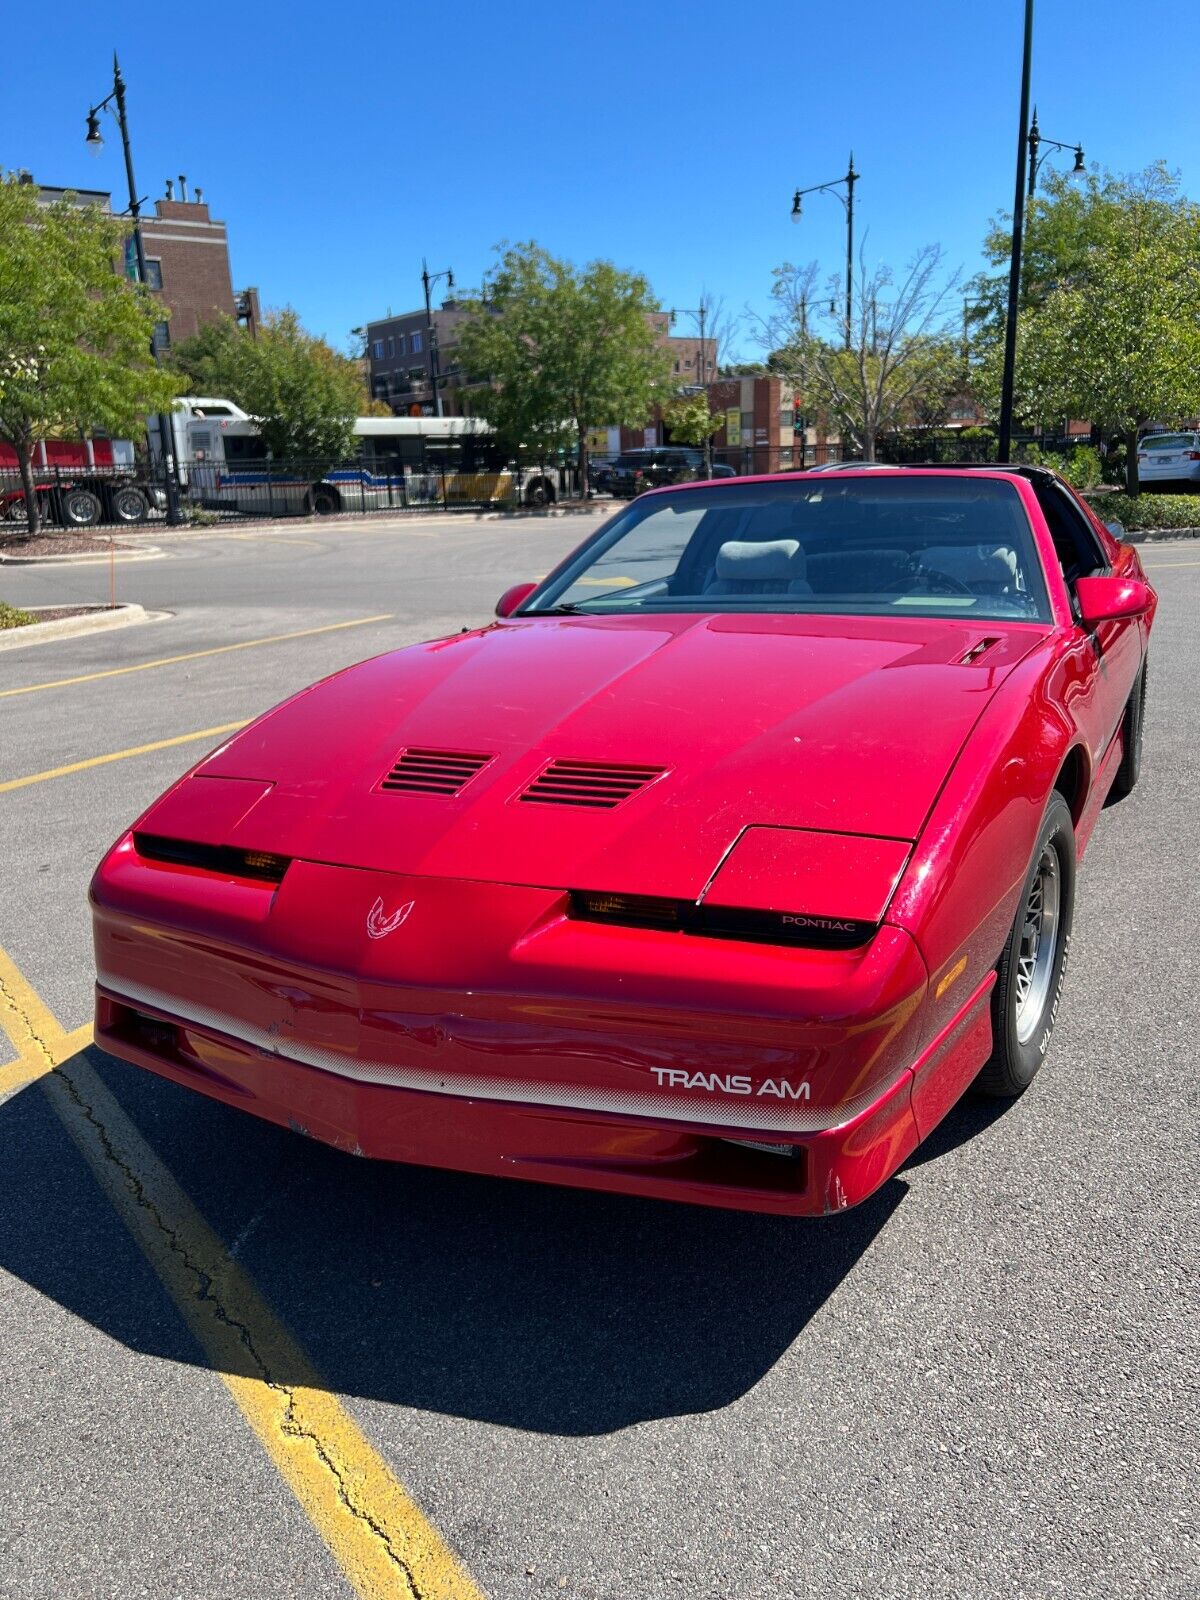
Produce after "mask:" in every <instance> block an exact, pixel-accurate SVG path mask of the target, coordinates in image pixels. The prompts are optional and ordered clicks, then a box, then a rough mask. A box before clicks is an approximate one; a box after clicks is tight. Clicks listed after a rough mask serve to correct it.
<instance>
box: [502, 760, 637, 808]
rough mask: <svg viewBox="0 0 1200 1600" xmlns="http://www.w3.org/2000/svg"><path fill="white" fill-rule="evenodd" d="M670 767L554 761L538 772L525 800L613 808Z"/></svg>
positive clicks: (550, 803) (559, 804) (548, 803)
mask: <svg viewBox="0 0 1200 1600" xmlns="http://www.w3.org/2000/svg"><path fill="white" fill-rule="evenodd" d="M666 770H667V769H666V768H665V767H641V766H628V765H625V764H623V763H618V762H608V761H552V762H551V763H550V765H549V766H548V767H547V768H546V769H545V771H543V772H539V773H538V775H537V777H536V778H535V779H534V780H533V782H532V783H531V784H530V785H529V787H528V788H527V789H526V790H525V792H524V793H523V794H522V796H521V799H522V800H536V801H540V802H541V804H543V805H552V806H592V807H594V808H598V809H600V810H607V811H611V810H612V808H613V807H614V806H619V805H620V804H621V802H622V800H628V799H629V797H630V795H633V794H636V793H637V792H638V790H639V789H644V788H645V787H646V785H647V784H648V783H653V782H654V780H655V778H661V777H662V775H663V773H664V772H665V771H666Z"/></svg>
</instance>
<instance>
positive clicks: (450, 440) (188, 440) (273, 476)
mask: <svg viewBox="0 0 1200 1600" xmlns="http://www.w3.org/2000/svg"><path fill="white" fill-rule="evenodd" d="M171 430H172V434H173V436H174V437H173V441H172V442H173V446H174V452H175V465H176V470H177V472H178V476H179V486H180V493H181V495H182V496H183V498H184V499H185V501H187V502H189V503H191V504H192V505H196V506H201V507H204V508H207V509H211V510H232V511H236V512H240V513H243V514H245V515H255V516H263V515H267V516H289V515H290V516H318V517H322V516H334V515H336V514H337V513H338V512H340V511H383V510H388V509H396V510H401V509H405V508H408V507H411V506H417V507H420V506H426V507H439V506H467V505H477V506H489V505H495V506H504V505H530V506H539V505H550V504H552V503H553V502H554V501H555V500H557V499H558V498H559V496H560V494H562V493H563V492H565V490H566V488H567V485H568V479H567V472H568V471H569V469H568V468H567V467H566V466H564V465H563V464H561V463H557V462H545V463H541V462H539V463H537V464H535V465H532V466H530V465H524V466H519V465H517V464H516V463H514V462H513V461H511V460H509V459H507V458H506V457H505V455H504V452H503V451H502V450H501V449H500V446H499V444H498V441H497V439H496V436H495V434H494V433H493V432H492V431H491V429H490V428H489V427H488V425H487V423H486V422H484V421H483V420H482V418H479V417H357V418H356V419H355V423H354V435H355V440H356V444H357V452H356V459H353V460H348V461H346V462H343V463H341V464H339V465H338V466H336V467H331V468H328V469H327V470H325V471H323V472H319V473H318V472H317V471H316V470H315V469H314V470H311V471H309V470H305V465H304V464H303V463H294V462H275V461H272V460H271V457H270V453H269V451H268V450H267V447H266V444H265V443H264V441H263V438H262V434H261V433H260V431H259V428H258V424H257V423H256V422H255V420H254V418H253V417H251V416H250V415H248V413H247V412H245V411H243V410H242V409H241V408H240V407H239V406H237V405H235V404H234V403H233V401H232V400H227V399H223V398H221V397H220V396H204V395H187V396H184V397H183V398H182V399H179V400H177V401H176V402H175V408H174V411H173V413H172V416H171ZM149 440H150V449H151V455H152V457H154V458H157V457H160V454H161V451H160V444H159V438H158V434H157V430H156V429H155V428H151V429H150V430H149ZM158 464H161V462H160V461H159V462H158Z"/></svg>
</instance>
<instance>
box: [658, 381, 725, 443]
mask: <svg viewBox="0 0 1200 1600" xmlns="http://www.w3.org/2000/svg"><path fill="white" fill-rule="evenodd" d="M662 415H663V421H664V422H665V423H666V425H667V427H668V428H670V430H671V442H672V444H704V443H705V441H706V440H708V439H711V438H712V436H713V434H714V433H716V432H717V430H718V429H719V428H720V427H721V425H722V424H723V423H724V421H725V413H724V412H723V411H722V412H720V413H719V414H717V415H716V416H714V415H713V413H712V412H711V411H710V410H709V409H708V395H707V394H706V393H705V392H704V391H703V390H702V391H701V392H700V393H699V394H676V395H672V396H671V398H670V399H669V400H664V401H663V407H662Z"/></svg>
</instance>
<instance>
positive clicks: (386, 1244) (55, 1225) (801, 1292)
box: [0, 1048, 906, 1435]
mask: <svg viewBox="0 0 1200 1600" xmlns="http://www.w3.org/2000/svg"><path fill="white" fill-rule="evenodd" d="M85 1054H86V1057H87V1059H88V1061H89V1064H90V1065H91V1066H92V1067H93V1068H95V1069H96V1070H97V1071H98V1072H99V1073H100V1075H101V1076H102V1078H103V1080H104V1082H105V1084H106V1086H107V1087H108V1088H109V1090H110V1091H111V1092H112V1093H113V1094H115V1095H116V1097H117V1098H118V1100H119V1101H120V1103H121V1105H122V1108H123V1109H124V1111H125V1112H126V1114H127V1115H128V1116H129V1117H130V1118H131V1119H132V1120H133V1121H134V1123H135V1125H136V1126H137V1128H138V1130H139V1132H140V1133H141V1135H142V1136H143V1138H145V1139H146V1140H147V1141H148V1142H149V1143H150V1144H151V1146H152V1147H153V1149H154V1151H155V1154H156V1155H157V1156H158V1157H159V1159H160V1160H162V1161H163V1162H165V1164H166V1165H167V1166H168V1168H169V1169H170V1170H171V1172H172V1173H173V1175H174V1176H175V1178H176V1179H177V1181H178V1182H179V1183H180V1185H181V1187H182V1188H183V1189H184V1191H185V1192H186V1193H187V1195H188V1196H189V1198H190V1199H191V1200H192V1201H193V1203H194V1204H195V1205H196V1206H197V1207H198V1208H199V1210H200V1211H201V1213H202V1214H203V1215H204V1217H205V1219H206V1220H207V1221H208V1222H209V1223H210V1224H211V1225H212V1226H213V1227H214V1228H215V1229H216V1231H217V1233H218V1234H219V1236H220V1238H221V1239H222V1240H223V1241H224V1243H225V1245H226V1248H227V1250H230V1251H231V1252H232V1253H233V1254H235V1256H236V1258H237V1259H238V1261H239V1262H240V1264H241V1265H242V1266H243V1267H244V1268H245V1269H246V1270H247V1271H248V1272H249V1274H250V1276H251V1277H252V1278H253V1280H254V1282H255V1283H256V1285H257V1286H258V1288H259V1289H260V1290H261V1291H262V1293H263V1294H264V1295H265V1296H266V1298H267V1300H268V1301H269V1303H270V1304H271V1305H272V1307H273V1308H274V1310H275V1311H276V1312H277V1314H278V1315H279V1317H280V1318H281V1320H282V1321H283V1322H284V1323H285V1325H286V1326H287V1327H288V1328H289V1329H290V1331H291V1332H292V1333H293V1334H294V1335H295V1336H296V1338H297V1339H298V1340H299V1342H300V1344H301V1345H302V1346H303V1347H304V1348H305V1349H306V1351H307V1354H308V1356H309V1357H310V1358H311V1360H312V1362H313V1363H314V1365H315V1366H316V1368H317V1370H318V1371H319V1372H321V1373H322V1374H323V1376H324V1378H325V1380H326V1382H327V1384H328V1387H329V1388H330V1390H331V1391H333V1392H335V1393H339V1394H343V1395H347V1396H360V1397H363V1398H366V1399H371V1400H381V1401H384V1402H387V1403H391V1404H395V1405H400V1406H409V1407H416V1408H420V1409H422V1410H427V1411H431V1412H437V1413H443V1414H448V1415H453V1416H457V1417H465V1418H470V1419H476V1420H482V1421H487V1422H494V1423H500V1424H502V1425H504V1426H506V1427H512V1428H518V1429H525V1430H532V1431H535V1432H548V1433H559V1434H579V1435H590V1434H600V1433H607V1432H610V1431H613V1430H615V1429H620V1428H624V1427H628V1426H630V1425H631V1424H633V1423H637V1422H642V1421H646V1420H649V1419H654V1418H660V1417H669V1416H677V1415H681V1414H686V1413H691V1412H703V1411H711V1410H715V1409H718V1408H720V1407H723V1406H726V1405H728V1404H730V1403H731V1402H732V1401H734V1400H736V1399H737V1398H738V1397H739V1396H740V1395H742V1394H744V1393H745V1392H746V1391H747V1390H749V1389H750V1388H752V1387H753V1386H754V1384H756V1383H757V1382H758V1381H759V1380H760V1379H761V1378H762V1377H763V1376H764V1374H766V1373H767V1372H768V1371H769V1370H770V1369H771V1367H772V1366H773V1365H774V1364H775V1363H776V1362H777V1361H778V1360H779V1358H780V1357H781V1356H782V1355H783V1353H784V1352H786V1351H787V1350H789V1349H790V1348H791V1346H792V1345H793V1344H794V1343H795V1341H796V1340H797V1338H799V1337H800V1335H801V1334H802V1333H803V1331H804V1329H805V1327H806V1325H807V1323H808V1322H809V1321H810V1319H811V1318H812V1317H813V1315H814V1314H815V1313H816V1312H817V1311H818V1310H819V1308H820V1307H821V1306H822V1305H823V1304H824V1302H825V1301H826V1300H827V1299H828V1298H829V1296H830V1295H831V1294H832V1293H833V1291H834V1290H835V1289H836V1288H837V1287H838V1285H839V1284H840V1283H841V1282H842V1281H843V1279H844V1278H845V1277H846V1276H847V1274H848V1273H850V1272H851V1271H852V1270H853V1268H854V1266H855V1265H856V1263H857V1262H858V1260H859V1258H860V1257H861V1256H862V1255H863V1253H864V1251H865V1250H866V1249H867V1248H868V1247H869V1246H870V1244H871V1242H872V1241H873V1240H874V1238H875V1237H876V1235H877V1234H878V1232H879V1230H880V1229H881V1228H882V1227H883V1226H884V1224H885V1223H886V1222H887V1221H888V1219H889V1218H890V1216H891V1215H892V1212H893V1211H894V1210H895V1209H896V1207H897V1205H898V1204H899V1203H900V1201H901V1199H902V1198H903V1196H904V1194H905V1193H906V1185H905V1184H904V1183H903V1182H902V1181H900V1180H897V1179H893V1180H892V1181H891V1182H890V1183H888V1184H886V1185H885V1186H884V1187H883V1189H881V1190H880V1191H879V1193H878V1194H876V1195H875V1196H874V1197H873V1198H872V1199H871V1200H869V1201H868V1202H866V1203H865V1204H864V1205H862V1206H860V1207H858V1208H857V1209H855V1210H852V1211H848V1212H845V1213H842V1214H840V1215H838V1216H835V1217H830V1218H827V1219H824V1220H820V1221H798V1220H794V1219H781V1218H774V1217H764V1216H756V1215H752V1214H743V1213H739V1212H732V1211H721V1210H713V1209H709V1208H702V1207H691V1206H683V1205H675V1204H671V1203H664V1202H658V1201H642V1200H634V1199H630V1198H626V1197H623V1196H613V1195H607V1194H601V1193H589V1192H586V1191H576V1190H565V1189H556V1188H552V1187H548V1186H543V1185H541V1184H533V1183H521V1182H512V1181H502V1180H493V1179H485V1178H475V1177H469V1176H459V1175H457V1174H453V1173H446V1172H438V1171H430V1170H425V1169H420V1168H415V1167H402V1166H395V1165H389V1164H384V1163H373V1162H364V1161H362V1160H357V1159H355V1158H353V1157H350V1156H345V1155H342V1154H341V1153H339V1152H337V1151H334V1150H331V1149H329V1148H327V1147H325V1146H322V1145H318V1144H315V1143H312V1142H310V1141H307V1140H305V1139H302V1138H300V1137H298V1136H297V1135H294V1134H291V1133H287V1132H285V1131H283V1130H280V1129H277V1128H275V1127H273V1126H270V1125H267V1124H264V1123H261V1122H259V1121H257V1120H256V1119H254V1118H251V1117H248V1116H245V1115H242V1114H240V1113H237V1112H234V1111H231V1110H228V1109H227V1108H225V1107H222V1106H219V1105H217V1104H215V1103H214V1102H211V1101H208V1100H205V1099H203V1098H201V1097H198V1096H196V1095H193V1094H190V1093H188V1092H186V1091H184V1090H182V1089H178V1088H176V1087H175V1086H173V1085H171V1084H169V1083H165V1082H162V1081H160V1080H158V1079H155V1078H153V1077H151V1076H150V1075H149V1074H145V1073H141V1072H138V1071H137V1070H136V1069H133V1068H129V1067H126V1066H125V1065H124V1064H123V1063H120V1062H116V1061H114V1060H113V1059H112V1058H111V1057H107V1056H104V1055H103V1054H102V1053H101V1052H100V1051H98V1050H95V1049H94V1048H93V1049H90V1050H88V1051H87V1052H85ZM68 1067H69V1064H68ZM0 1267H3V1268H4V1269H5V1270H6V1271H7V1272H9V1273H11V1274H13V1276H14V1277H16V1278H18V1279H20V1280H23V1281H24V1282H25V1283H26V1284H28V1285H30V1286H31V1287H32V1288H34V1289H35V1290H37V1291H38V1292H39V1293H40V1294H42V1295H45V1296H47V1297H49V1298H50V1299H51V1300H52V1301H54V1302H56V1303H57V1304H59V1305H61V1306H62V1307H64V1308H65V1309H66V1310H68V1311H70V1312H71V1313H72V1314H74V1315H75V1316H78V1317H80V1318H83V1319H84V1320H85V1321H86V1322H88V1323H90V1324H92V1325H93V1326H95V1327H96V1328H99V1329H101V1330H102V1331H103V1332H105V1333H106V1334H108V1335H109V1336H110V1337H112V1338H114V1339H117V1340H119V1341H121V1343H123V1344H125V1345H126V1346H128V1347H129V1348H131V1349H133V1350H137V1351H141V1352H145V1353H147V1354H150V1355H154V1356H161V1357H164V1358H167V1359H169V1360H172V1361H177V1362H184V1363H192V1364H198V1363H199V1362H200V1361H201V1359H202V1358H201V1357H200V1354H199V1351H198V1349H197V1346H196V1345H195V1343H194V1342H193V1339H192V1336H191V1335H190V1334H189V1333H188V1332H187V1330H186V1328H185V1325H184V1323H183V1322H182V1320H181V1319H180V1318H179V1317H178V1315H177V1313H176V1312H175V1311H174V1308H173V1307H172V1306H171V1305H170V1302H169V1301H168V1300H167V1298H166V1295H165V1292H164V1291H163V1290H162V1288H161V1286H160V1285H159V1284H158V1281H157V1279H156V1278H155V1277H154V1275H153V1273H152V1271H151V1269H150V1267H149V1266H148V1265H147V1263H146V1262H145V1260H144V1259H143V1257H142V1256H141V1254H140V1252H139V1251H138V1249H137V1248H136V1246H135V1245H134V1244H133V1242H132V1240H131V1239H130V1237H129V1235H128V1234H127V1233H126V1231H125V1228H124V1226H123V1225H122V1223H121V1222H120V1220H119V1219H118V1217H117V1214H116V1212H115V1211H114V1210H113V1209H112V1208H111V1207H110V1206H109V1205H108V1203H107V1202H106V1201H105V1200H104V1199H103V1197H102V1194H101V1190H100V1189H99V1187H98V1186H97V1184H96V1182H95V1180H94V1179H93V1177H92V1175H91V1173H90V1172H89V1170H88V1168H87V1167H86V1165H85V1164H84V1163H83V1161H82V1160H81V1158H80V1156H79V1154H78V1152H77V1151H76V1149H75V1147H74V1145H73V1143H72V1141H71V1138H70V1137H69V1135H68V1134H67V1132H66V1130H65V1129H64V1127H63V1126H62V1124H61V1123H60V1122H59V1120H58V1117H57V1116H56V1114H55V1111H54V1109H53V1107H52V1106H51V1104H50V1102H49V1099H48V1097H47V1096H46V1094H44V1093H43V1092H41V1090H39V1089H38V1088H37V1087H36V1086H34V1087H32V1088H30V1089H26V1090H24V1091H22V1092H21V1093H19V1094H17V1095H15V1096H13V1097H12V1098H10V1099H9V1100H8V1101H7V1102H5V1103H4V1104H2V1105H0ZM247 1371H248V1372H257V1369H256V1368H254V1367H252V1366H249V1365H248V1367H247ZM272 1377H273V1378H274V1379H276V1380H277V1381H282V1382H287V1381H288V1380H289V1378H290V1377H298V1378H302V1377H303V1374H289V1373H287V1372H273V1373H272Z"/></svg>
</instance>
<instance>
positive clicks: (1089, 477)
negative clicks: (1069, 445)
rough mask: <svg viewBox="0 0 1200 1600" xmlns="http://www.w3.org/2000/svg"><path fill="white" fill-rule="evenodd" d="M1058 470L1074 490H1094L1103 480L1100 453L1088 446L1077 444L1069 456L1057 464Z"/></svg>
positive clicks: (1102, 465)
mask: <svg viewBox="0 0 1200 1600" xmlns="http://www.w3.org/2000/svg"><path fill="white" fill-rule="evenodd" d="M1058 470H1059V472H1060V473H1061V474H1062V475H1063V477H1064V478H1065V479H1066V480H1067V482H1068V483H1069V484H1072V485H1073V486H1074V487H1075V488H1076V489H1094V488H1096V486H1097V485H1098V484H1099V483H1101V482H1103V479H1104V463H1103V461H1102V460H1101V457H1100V452H1099V450H1097V449H1096V448H1095V446H1094V445H1090V444H1077V445H1076V446H1075V448H1074V450H1072V451H1071V454H1070V455H1069V456H1067V457H1066V459H1065V460H1063V461H1060V462H1059V464H1058Z"/></svg>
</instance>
